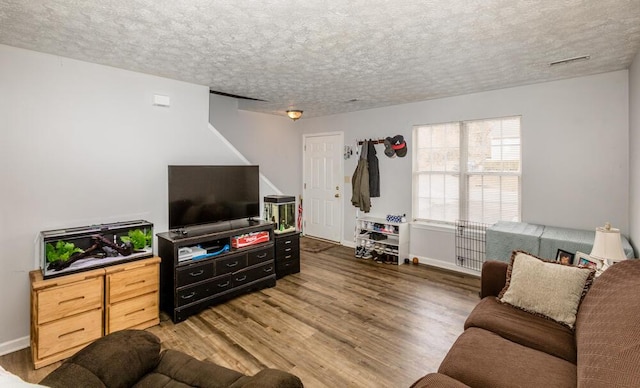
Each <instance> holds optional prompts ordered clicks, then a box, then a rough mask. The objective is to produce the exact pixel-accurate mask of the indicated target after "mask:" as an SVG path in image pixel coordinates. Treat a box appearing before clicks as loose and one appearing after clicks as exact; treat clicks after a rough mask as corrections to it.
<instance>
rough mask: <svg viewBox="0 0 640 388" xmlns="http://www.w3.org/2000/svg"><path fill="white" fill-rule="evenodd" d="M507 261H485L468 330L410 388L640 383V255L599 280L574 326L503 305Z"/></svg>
mask: <svg viewBox="0 0 640 388" xmlns="http://www.w3.org/2000/svg"><path fill="white" fill-rule="evenodd" d="M507 266H508V264H507V263H504V262H498V261H488V262H486V263H485V264H484V266H483V268H482V283H481V284H482V285H481V295H480V296H481V298H482V300H481V301H480V303H478V305H477V306H476V307H475V309H474V310H473V311H472V312H471V314H470V315H469V317H468V319H467V321H466V322H465V325H464V328H465V330H464V332H463V333H462V334H461V335H460V337H458V339H457V340H456V342H455V343H454V345H453V346H452V348H451V349H450V350H449V353H448V354H447V355H446V357H445V358H444V360H443V361H442V364H441V365H440V367H439V369H438V373H431V374H428V375H426V376H424V377H423V378H421V379H420V380H418V381H416V382H415V383H414V384H413V386H412V387H414V388H421V387H473V388H482V387H487V388H500V387H509V388H511V387H536V388H537V387H640V260H627V261H624V262H621V263H618V264H615V265H613V266H612V267H610V268H609V269H607V270H606V271H605V272H604V273H603V274H602V275H601V276H600V277H598V278H596V280H595V281H594V282H593V285H592V286H591V288H590V289H589V291H588V292H587V294H586V296H585V297H584V299H583V300H582V303H581V304H580V305H579V308H578V312H577V315H576V320H575V327H574V329H569V328H568V327H566V326H563V325H561V324H559V323H557V322H555V321H552V320H549V319H547V318H544V317H540V316H537V315H533V314H530V313H528V312H525V311H522V310H520V309H516V308H514V307H512V306H510V305H507V304H503V303H501V302H499V301H498V299H497V296H498V294H499V293H500V291H501V290H502V288H503V287H504V285H505V282H506V273H507Z"/></svg>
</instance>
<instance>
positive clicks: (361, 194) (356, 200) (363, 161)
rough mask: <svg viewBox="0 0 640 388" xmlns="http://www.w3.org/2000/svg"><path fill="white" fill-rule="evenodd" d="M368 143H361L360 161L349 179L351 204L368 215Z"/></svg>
mask: <svg viewBox="0 0 640 388" xmlns="http://www.w3.org/2000/svg"><path fill="white" fill-rule="evenodd" d="M368 147H369V146H368V142H367V141H366V140H365V141H364V142H363V143H362V151H360V159H358V165H357V166H356V171H355V172H354V173H353V176H352V177H351V189H352V192H351V204H352V205H353V206H355V207H357V208H359V209H360V210H362V211H364V212H365V213H368V212H369V210H370V209H371V198H370V197H369V167H368V166H367V164H368V162H367V151H368Z"/></svg>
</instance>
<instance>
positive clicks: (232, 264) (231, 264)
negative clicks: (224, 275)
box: [227, 261, 238, 268]
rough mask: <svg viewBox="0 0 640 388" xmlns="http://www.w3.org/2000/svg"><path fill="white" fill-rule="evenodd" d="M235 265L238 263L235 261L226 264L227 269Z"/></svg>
mask: <svg viewBox="0 0 640 388" xmlns="http://www.w3.org/2000/svg"><path fill="white" fill-rule="evenodd" d="M236 265H238V262H237V261H234V262H233V263H227V267H228V268H233V267H235V266H236Z"/></svg>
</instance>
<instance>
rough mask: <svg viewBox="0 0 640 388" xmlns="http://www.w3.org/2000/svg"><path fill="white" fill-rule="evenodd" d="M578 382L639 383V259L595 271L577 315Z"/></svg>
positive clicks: (587, 384)
mask: <svg viewBox="0 0 640 388" xmlns="http://www.w3.org/2000/svg"><path fill="white" fill-rule="evenodd" d="M575 329H576V347H577V350H578V362H577V365H578V376H577V377H578V387H579V388H583V387H585V388H586V387H589V388H591V387H640V260H635V259H632V260H627V261H623V262H621V263H618V264H615V265H613V266H612V267H610V268H609V269H607V270H606V271H605V272H604V273H603V274H602V275H601V276H600V277H598V278H597V279H596V280H595V281H594V283H593V285H592V286H591V289H590V290H589V292H588V293H587V295H586V296H585V298H584V299H583V301H582V303H581V305H580V308H579V309H578V315H577V318H576V327H575Z"/></svg>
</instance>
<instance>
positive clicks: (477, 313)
mask: <svg viewBox="0 0 640 388" xmlns="http://www.w3.org/2000/svg"><path fill="white" fill-rule="evenodd" d="M469 327H479V328H481V329H485V330H489V331H492V332H494V333H496V334H498V335H500V336H501V337H503V338H506V339H508V340H510V341H513V342H516V343H518V344H520V345H524V346H527V347H529V348H533V349H536V350H540V351H541V352H545V353H549V354H551V355H554V356H556V357H560V358H562V359H564V360H567V361H570V362H572V363H574V364H575V362H576V344H575V337H574V335H573V331H572V330H571V329H569V328H568V327H566V326H564V325H561V324H559V323H557V322H554V321H552V320H550V319H546V318H542V317H539V316H536V315H533V314H529V313H528V312H525V311H522V310H520V309H517V308H514V307H513V306H510V305H508V304H504V303H500V302H499V301H498V299H497V298H495V297H491V296H490V297H486V298H484V299H482V300H481V301H480V303H478V305H477V306H476V307H475V308H474V309H473V311H472V312H471V314H470V315H469V317H468V318H467V321H466V322H465V324H464V328H465V329H468V328H469Z"/></svg>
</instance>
